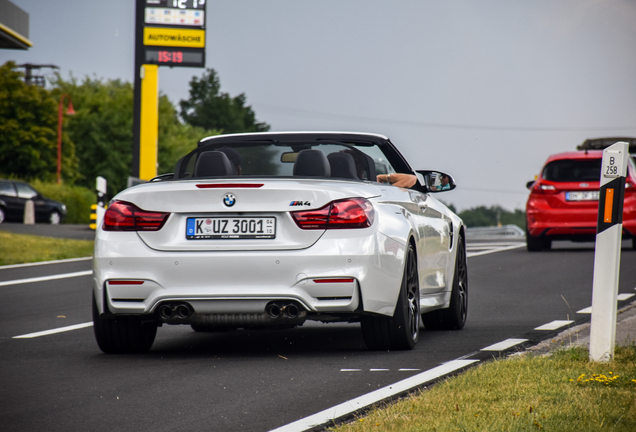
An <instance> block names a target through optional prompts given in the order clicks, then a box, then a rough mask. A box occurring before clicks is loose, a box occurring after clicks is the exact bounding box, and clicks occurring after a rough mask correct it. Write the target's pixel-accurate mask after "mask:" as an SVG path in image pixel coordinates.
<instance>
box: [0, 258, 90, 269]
mask: <svg viewBox="0 0 636 432" xmlns="http://www.w3.org/2000/svg"><path fill="white" fill-rule="evenodd" d="M92 259H93V257H92V256H90V257H83V258H69V259H63V260H55V261H40V262H35V263H26V264H11V265H6V266H0V270H4V269H10V268H19V267H31V266H38V265H45V264H60V263H68V262H76V261H88V260H92Z"/></svg>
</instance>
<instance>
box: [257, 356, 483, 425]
mask: <svg viewBox="0 0 636 432" xmlns="http://www.w3.org/2000/svg"><path fill="white" fill-rule="evenodd" d="M478 361H479V360H451V361H449V362H448V363H444V364H442V365H440V366H437V367H434V368H433V369H429V370H427V371H424V372H422V373H419V374H417V375H413V376H412V377H410V378H406V379H404V380H402V381H398V382H396V383H394V384H391V385H388V386H386V387H383V388H381V389H378V390H375V391H372V392H371V393H367V394H365V395H362V396H360V397H357V398H355V399H351V400H348V401H346V402H343V403H341V404H339V405H336V406H334V407H331V408H327V409H326V410H323V411H320V412H318V413H316V414H313V415H310V416H308V417H305V418H303V419H300V420H297V421H295V422H293V423H289V424H286V425H285V426H281V427H279V428H276V429H273V430H271V431H270V432H302V431H307V430H310V429H312V428H315V427H317V426H321V425H327V424H331V423H332V422H335V421H337V420H338V419H340V418H343V417H347V416H350V415H352V414H354V413H355V412H356V411H360V410H362V409H364V408H366V407H369V406H371V405H373V404H376V403H378V402H380V401H383V400H385V399H390V398H392V397H395V396H397V395H399V394H401V393H405V392H407V391H408V390H411V389H413V388H416V387H418V386H422V385H424V384H426V383H428V382H431V381H435V380H437V379H439V378H441V377H443V376H445V375H448V374H451V373H453V372H455V371H458V370H459V369H463V368H465V367H467V366H470V365H471V364H473V363H475V362H478Z"/></svg>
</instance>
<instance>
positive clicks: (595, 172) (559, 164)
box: [542, 159, 602, 182]
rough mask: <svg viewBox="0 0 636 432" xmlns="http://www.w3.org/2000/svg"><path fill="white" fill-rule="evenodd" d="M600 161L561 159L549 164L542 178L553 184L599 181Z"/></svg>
mask: <svg viewBox="0 0 636 432" xmlns="http://www.w3.org/2000/svg"><path fill="white" fill-rule="evenodd" d="M601 162H602V161H601V159H586V160H580V159H562V160H557V161H553V162H550V163H549V164H547V165H546V166H545V168H544V169H543V174H542V177H543V178H544V179H546V180H550V181H554V182H576V181H599V180H600V178H601Z"/></svg>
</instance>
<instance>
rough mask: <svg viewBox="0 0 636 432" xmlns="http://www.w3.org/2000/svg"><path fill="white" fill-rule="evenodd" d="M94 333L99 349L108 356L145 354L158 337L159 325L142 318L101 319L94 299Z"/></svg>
mask: <svg viewBox="0 0 636 432" xmlns="http://www.w3.org/2000/svg"><path fill="white" fill-rule="evenodd" d="M93 331H94V332H95V339H96V340H97V345H99V348H100V349H101V350H102V351H104V352H105V353H107V354H123V353H144V352H148V351H149V350H150V347H152V343H153V342H154V341H155V336H156V335H157V323H155V322H143V321H142V320H141V317H140V316H121V317H116V318H104V317H100V316H99V313H98V312H97V304H96V303H95V298H94V297H93Z"/></svg>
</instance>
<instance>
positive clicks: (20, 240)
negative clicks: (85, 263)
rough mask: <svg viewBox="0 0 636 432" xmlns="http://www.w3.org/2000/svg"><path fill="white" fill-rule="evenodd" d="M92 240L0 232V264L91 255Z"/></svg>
mask: <svg viewBox="0 0 636 432" xmlns="http://www.w3.org/2000/svg"><path fill="white" fill-rule="evenodd" d="M93 245H94V242H93V241H92V240H69V239H58V238H53V237H40V236H32V235H22V234H11V233H7V232H0V265H9V264H22V263H30V262H39V261H51V260H60V259H67V258H81V257H88V256H92V255H93Z"/></svg>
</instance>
